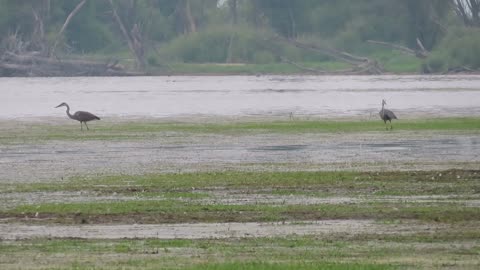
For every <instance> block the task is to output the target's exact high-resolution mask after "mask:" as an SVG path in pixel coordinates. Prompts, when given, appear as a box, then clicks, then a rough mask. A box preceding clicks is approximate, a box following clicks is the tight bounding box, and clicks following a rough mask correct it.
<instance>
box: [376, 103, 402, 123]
mask: <svg viewBox="0 0 480 270" xmlns="http://www.w3.org/2000/svg"><path fill="white" fill-rule="evenodd" d="M385 104H387V102H386V101H385V100H382V109H381V110H380V112H379V113H378V114H380V118H382V120H383V122H385V125H386V124H387V121H389V122H390V129H393V126H392V120H393V119H398V118H397V116H396V115H395V114H394V113H393V112H392V111H390V110H388V109H385ZM387 129H388V127H387Z"/></svg>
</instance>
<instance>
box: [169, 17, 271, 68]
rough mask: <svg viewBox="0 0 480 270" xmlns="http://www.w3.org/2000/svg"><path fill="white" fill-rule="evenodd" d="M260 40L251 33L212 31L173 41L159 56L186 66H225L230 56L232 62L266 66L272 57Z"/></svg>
mask: <svg viewBox="0 0 480 270" xmlns="http://www.w3.org/2000/svg"><path fill="white" fill-rule="evenodd" d="M261 40H262V38H261V37H260V34H259V33H257V32H255V31H254V30H252V29H248V28H244V27H234V28H232V27H229V26H226V27H211V28H208V29H206V30H204V31H200V32H197V33H192V34H190V35H183V36H180V37H179V38H177V39H174V40H173V41H172V42H170V43H169V44H168V45H167V46H165V48H162V49H161V51H160V54H161V56H162V58H164V59H168V60H173V61H178V62H186V63H225V62H226V61H227V57H228V55H229V54H230V55H231V58H232V61H233V62H255V61H259V62H261V63H263V64H265V63H267V62H268V61H273V60H274V59H273V58H274V57H273V55H272V54H271V52H270V51H269V50H267V49H266V48H265V45H264V44H263V42H262V41H261ZM230 42H232V44H231V45H230ZM229 50H231V52H229ZM260 56H261V58H260Z"/></svg>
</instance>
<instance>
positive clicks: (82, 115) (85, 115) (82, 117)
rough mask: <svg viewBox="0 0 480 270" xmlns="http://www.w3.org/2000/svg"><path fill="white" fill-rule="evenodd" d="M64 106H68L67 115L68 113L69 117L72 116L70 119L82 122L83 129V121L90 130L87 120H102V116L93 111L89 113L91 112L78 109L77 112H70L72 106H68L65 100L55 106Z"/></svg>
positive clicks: (81, 128)
mask: <svg viewBox="0 0 480 270" xmlns="http://www.w3.org/2000/svg"><path fill="white" fill-rule="evenodd" d="M62 106H65V107H67V115H68V117H70V119H73V120H77V121H79V122H80V130H83V123H85V126H86V127H87V130H90V129H89V128H88V126H87V122H88V121H92V120H100V117H98V116H96V115H94V114H93V113H89V112H84V111H78V112H75V113H74V114H73V115H72V114H70V106H68V104H67V103H65V102H63V103H62V104H60V105H58V106H57V107H55V108H59V107H62Z"/></svg>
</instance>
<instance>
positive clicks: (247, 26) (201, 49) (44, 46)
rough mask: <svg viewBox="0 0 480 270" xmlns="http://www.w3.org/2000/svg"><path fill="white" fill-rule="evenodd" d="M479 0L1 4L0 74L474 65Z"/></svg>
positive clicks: (419, 69) (465, 68)
mask: <svg viewBox="0 0 480 270" xmlns="http://www.w3.org/2000/svg"><path fill="white" fill-rule="evenodd" d="M479 6H480V0H468V1H458V0H448V1H436V0H422V1H395V0H388V1H385V0H375V1H367V0H361V1H354V2H352V1H347V0H342V1H329V0H324V1H311V0H301V1H289V0H281V1H279V0H278V1H271V0H255V1H253V0H222V1H218V0H204V1H192V0H182V1H176V0H174V1H173V0H154V1H152V0H139V1H132V0H118V1H107V0H102V1H88V0H77V1H65V0H42V1H13V0H4V1H2V9H1V10H0V18H1V19H0V34H1V37H2V38H1V40H0V52H1V55H2V57H1V59H0V75H3V76H16V75H17V76H19V75H23V76H54V75H58V76H61V75H64V76H65V75H70V76H79V75H140V74H152V75H155V74H268V73H270V74H271V73H275V74H285V73H308V74H338V73H340V74H382V73H445V72H476V71H477V70H478V69H479V68H480V57H479V55H480V46H479V45H478V44H480V23H479V21H480V20H479V19H478V18H479V15H480V13H479V12H480V9H479V8H478V7H479Z"/></svg>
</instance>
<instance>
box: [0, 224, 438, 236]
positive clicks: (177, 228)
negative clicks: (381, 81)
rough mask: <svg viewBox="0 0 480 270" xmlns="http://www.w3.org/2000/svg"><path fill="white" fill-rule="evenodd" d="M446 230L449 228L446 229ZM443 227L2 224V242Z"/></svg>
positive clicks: (406, 230)
mask: <svg viewBox="0 0 480 270" xmlns="http://www.w3.org/2000/svg"><path fill="white" fill-rule="evenodd" d="M443 226H445V225H443ZM441 227H442V225H439V224H415V225H412V224H408V223H404V224H392V225H388V224H379V223H376V222H375V221H371V220H324V221H304V222H296V223H290V222H286V223H195V224H164V225H80V226H78V225H76V226H57V225H45V226H43V225H40V226H39V225H19V224H0V239H1V240H20V239H32V238H81V239H142V238H156V239H209V238H214V239H220V238H243V237H285V236H288V235H330V234H337V233H343V234H347V235H355V234H365V233H374V234H403V235H404V234H410V233H418V232H431V231H433V230H438V229H439V228H441Z"/></svg>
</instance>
